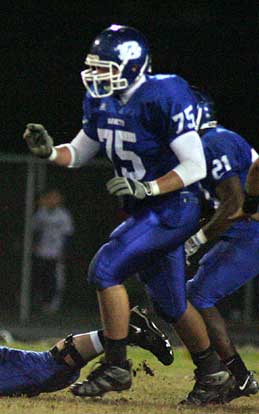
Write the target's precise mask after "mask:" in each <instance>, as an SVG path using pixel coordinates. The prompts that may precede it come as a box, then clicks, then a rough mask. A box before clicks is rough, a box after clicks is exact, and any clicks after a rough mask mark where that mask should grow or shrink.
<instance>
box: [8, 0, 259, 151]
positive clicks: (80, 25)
mask: <svg viewBox="0 0 259 414" xmlns="http://www.w3.org/2000/svg"><path fill="white" fill-rule="evenodd" d="M112 23H117V24H126V25H131V26H133V27H136V28H137V29H139V30H141V31H142V32H143V33H144V34H145V35H146V37H147V38H148V39H149V41H150V44H151V49H152V56H153V59H152V60H153V72H154V73H177V74H179V75H181V76H183V77H184V78H186V79H187V80H188V81H189V82H190V83H192V84H196V85H197V86H205V87H206V88H208V90H209V91H210V92H211V94H212V96H213V97H214V99H215V101H216V104H217V108H218V118H219V120H220V121H221V123H223V124H224V125H225V126H226V127H228V128H230V129H233V130H235V131H237V132H239V133H241V134H243V136H245V137H246V139H247V140H248V141H249V142H251V143H253V145H254V146H255V147H256V149H257V150H259V131H258V120H259V116H258V115H259V99H258V98H259V96H258V90H259V82H258V79H259V59H258V55H259V7H256V5H255V4H254V3H253V2H249V1H244V0H243V1H239V2H238V1H226V2H224V1H223V0H222V1H208V2H205V1H203V2H196V1H194V2H189V1H188V2H187V1H173V0H172V1H170V2H169V1H166V0H164V1H161V2H156V1H153V2H151V1H146V0H143V1H125V0H121V1H115V0H114V1H113V2H104V1H93V0H90V1H61V0H60V1H56V0H52V1H47V0H46V1H44V2H41V1H34V2H32V1H26V2H25V1H8V5H5V6H4V7H3V6H2V9H1V33H0V43H1V107H0V108H1V109H0V113H1V118H0V119H1V122H0V136H1V138H0V152H16V153H26V152H27V148H26V145H25V144H24V142H23V141H22V139H21V135H22V133H23V131H24V128H25V125H26V123H28V122H40V123H43V124H44V125H45V127H46V128H47V129H48V130H49V132H50V134H51V135H52V136H53V137H54V139H55V144H60V143H63V142H68V141H70V140H71V138H73V137H74V135H75V134H76V133H77V131H78V130H79V129H80V127H81V124H80V123H81V115H82V111H81V102H82V98H83V94H84V86H83V85H82V83H81V78H80V71H81V70H82V69H84V59H85V56H86V54H87V51H88V48H89V46H90V44H91V41H92V40H93V39H94V38H95V36H96V35H97V34H99V32H100V31H102V30H103V29H104V28H106V27H108V26H109V25H110V24H112Z"/></svg>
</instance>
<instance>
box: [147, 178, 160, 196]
mask: <svg viewBox="0 0 259 414" xmlns="http://www.w3.org/2000/svg"><path fill="white" fill-rule="evenodd" d="M144 185H145V190H146V194H147V195H148V196H157V195H159V194H160V188H159V185H158V183H157V181H156V180H153V181H146V182H145V183H144Z"/></svg>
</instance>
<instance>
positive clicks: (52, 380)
mask: <svg viewBox="0 0 259 414" xmlns="http://www.w3.org/2000/svg"><path fill="white" fill-rule="evenodd" d="M128 342H129V344H130V345H137V346H140V347H142V348H144V349H146V350H148V351H150V352H151V353H152V354H153V355H155V356H156V357H157V358H158V360H159V361H160V362H162V364H164V365H170V364H172V362H173V360H174V356H173V350H172V348H171V346H170V343H169V340H168V338H167V336H166V335H165V334H164V333H163V332H162V331H161V330H160V329H158V327H157V326H156V325H155V324H154V322H153V321H152V320H151V319H150V318H148V317H147V315H146V313H145V311H143V310H141V309H139V308H138V307H137V306H136V307H134V308H133V309H132V310H131V318H130V330H129V336H128ZM103 344H104V336H103V331H102V330H99V331H92V332H88V333H84V334H81V335H76V336H73V335H69V336H68V337H67V338H65V339H62V340H61V341H59V342H57V343H56V345H54V347H53V348H51V349H50V350H49V351H45V352H32V351H24V350H20V349H12V348H8V347H0V396H19V395H27V396H36V395H39V394H41V393H43V392H54V391H58V390H61V389H64V388H66V387H68V386H69V385H70V384H72V383H73V382H75V381H76V380H77V379H78V378H79V376H80V370H81V368H82V367H84V366H85V365H86V364H87V363H88V362H89V361H91V360H92V359H94V358H95V357H96V356H97V355H100V354H102V353H103Z"/></svg>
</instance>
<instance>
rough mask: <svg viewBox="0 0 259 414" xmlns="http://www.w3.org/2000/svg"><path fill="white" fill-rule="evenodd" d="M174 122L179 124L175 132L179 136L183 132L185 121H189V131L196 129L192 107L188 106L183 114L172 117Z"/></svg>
mask: <svg viewBox="0 0 259 414" xmlns="http://www.w3.org/2000/svg"><path fill="white" fill-rule="evenodd" d="M172 120H173V121H174V122H176V123H177V130H176V132H175V133H176V134H177V135H178V134H181V133H182V132H183V129H184V124H185V120H187V121H189V122H187V127H188V128H189V129H193V128H196V122H195V116H194V113H193V106H192V105H189V106H187V108H185V109H184V110H183V112H179V113H178V114H175V115H174V116H173V117H172Z"/></svg>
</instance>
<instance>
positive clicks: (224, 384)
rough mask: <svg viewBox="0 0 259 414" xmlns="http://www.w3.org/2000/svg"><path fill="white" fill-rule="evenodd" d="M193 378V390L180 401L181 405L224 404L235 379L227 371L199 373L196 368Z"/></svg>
mask: <svg viewBox="0 0 259 414" xmlns="http://www.w3.org/2000/svg"><path fill="white" fill-rule="evenodd" d="M195 379H196V382H195V384H194V387H193V390H192V391H191V392H190V393H189V395H188V396H187V398H186V399H185V400H183V401H181V402H180V404H181V405H196V406H202V405H207V404H224V403H225V402H227V396H228V395H229V393H230V392H231V390H232V389H234V387H235V379H234V377H232V376H231V374H230V373H229V372H228V371H219V372H215V373H213V374H207V375H200V374H199V373H198V370H195Z"/></svg>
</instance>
